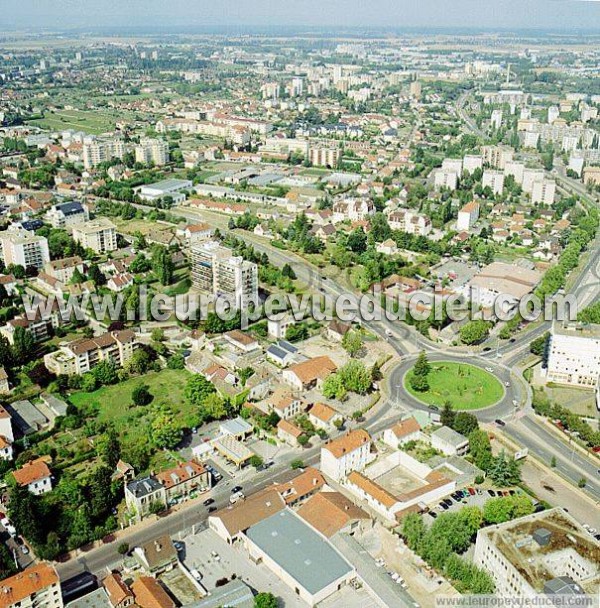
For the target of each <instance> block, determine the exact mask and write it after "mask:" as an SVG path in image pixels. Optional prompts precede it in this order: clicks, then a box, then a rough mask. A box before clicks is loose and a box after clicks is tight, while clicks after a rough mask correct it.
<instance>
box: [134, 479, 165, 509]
mask: <svg viewBox="0 0 600 608" xmlns="http://www.w3.org/2000/svg"><path fill="white" fill-rule="evenodd" d="M125 504H126V505H127V508H128V509H129V510H130V511H132V512H134V513H137V515H138V517H140V518H142V517H144V516H146V515H149V514H150V513H151V512H152V509H154V508H158V506H157V507H154V505H160V506H162V507H166V505H167V492H166V490H165V487H164V486H163V485H162V483H160V482H159V481H157V480H156V479H155V478H154V477H150V476H148V477H142V478H141V479H134V480H133V481H131V482H129V483H128V484H127V485H126V486H125Z"/></svg>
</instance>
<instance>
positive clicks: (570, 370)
mask: <svg viewBox="0 0 600 608" xmlns="http://www.w3.org/2000/svg"><path fill="white" fill-rule="evenodd" d="M599 374H600V325H576V324H572V325H567V326H561V325H559V324H558V323H555V324H554V326H553V328H552V335H551V336H550V344H549V347H548V371H547V374H546V378H547V380H548V382H556V383H557V384H571V385H574V386H582V387H588V388H593V387H595V386H596V385H597V382H598V375H599Z"/></svg>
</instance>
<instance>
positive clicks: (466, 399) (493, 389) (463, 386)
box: [404, 361, 504, 410]
mask: <svg viewBox="0 0 600 608" xmlns="http://www.w3.org/2000/svg"><path fill="white" fill-rule="evenodd" d="M430 366H431V371H430V372H429V374H428V375H427V382H428V384H429V388H428V390H426V391H417V390H415V389H414V388H413V387H412V386H411V382H410V380H411V377H412V375H413V369H411V370H410V371H409V372H408V373H407V374H406V375H405V377H404V388H405V389H406V390H407V391H408V392H409V393H410V394H411V395H412V396H413V397H415V398H416V399H418V400H419V401H422V402H423V403H426V404H427V405H435V406H438V407H440V408H441V407H442V406H443V405H444V404H445V403H446V402H447V401H449V402H450V403H451V404H452V408H453V409H455V410H479V409H482V408H484V407H489V406H490V405H494V404H495V403H497V402H498V401H500V399H502V397H503V396H504V387H503V386H502V384H501V383H500V381H499V380H498V379H497V378H495V377H494V376H493V375H492V374H490V373H489V372H486V371H485V370H484V369H481V368H480V367H477V366H475V365H470V364H469V363H456V362H454V361H432V362H430Z"/></svg>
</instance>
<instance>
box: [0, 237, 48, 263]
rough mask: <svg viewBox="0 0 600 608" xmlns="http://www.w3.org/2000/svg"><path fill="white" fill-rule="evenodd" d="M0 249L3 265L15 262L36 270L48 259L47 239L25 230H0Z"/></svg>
mask: <svg viewBox="0 0 600 608" xmlns="http://www.w3.org/2000/svg"><path fill="white" fill-rule="evenodd" d="M0 251H1V253H2V257H3V259H4V265H5V266H9V265H10V264H16V265H18V266H23V267H24V268H28V267H33V268H37V269H38V270H39V269H41V268H43V267H44V264H46V263H47V262H49V261H50V252H49V251H48V241H47V240H46V238H45V237H43V236H36V235H35V234H33V232H29V231H27V230H6V231H4V232H0Z"/></svg>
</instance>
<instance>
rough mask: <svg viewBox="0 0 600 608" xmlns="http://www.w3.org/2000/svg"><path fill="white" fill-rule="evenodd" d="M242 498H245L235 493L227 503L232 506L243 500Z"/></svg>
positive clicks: (241, 494) (239, 493) (240, 493)
mask: <svg viewBox="0 0 600 608" xmlns="http://www.w3.org/2000/svg"><path fill="white" fill-rule="evenodd" d="M244 498H246V497H245V496H244V494H243V493H242V492H235V493H234V494H232V495H231V496H230V497H229V502H230V503H231V504H232V505H234V504H235V503H236V502H238V501H239V500H243V499H244Z"/></svg>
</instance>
